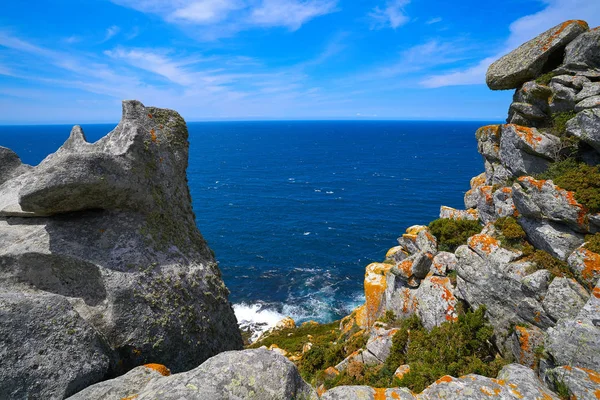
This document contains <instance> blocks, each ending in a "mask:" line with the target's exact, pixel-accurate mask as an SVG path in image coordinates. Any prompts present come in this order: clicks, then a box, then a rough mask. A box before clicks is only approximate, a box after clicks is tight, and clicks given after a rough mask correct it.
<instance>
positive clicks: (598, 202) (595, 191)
mask: <svg viewBox="0 0 600 400" xmlns="http://www.w3.org/2000/svg"><path fill="white" fill-rule="evenodd" d="M537 178H538V179H552V181H553V182H554V184H555V185H558V186H560V187H561V188H563V189H565V190H568V191H572V192H574V194H575V200H577V201H578V202H579V203H581V204H582V205H584V206H585V207H587V208H588V209H589V211H590V212H592V213H597V212H600V166H589V165H587V164H585V163H583V162H578V161H577V160H575V159H573V158H568V159H566V160H564V161H560V162H556V163H553V164H552V165H550V168H548V170H547V171H546V172H544V173H542V174H540V175H538V176H537Z"/></svg>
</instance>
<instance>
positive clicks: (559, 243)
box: [519, 218, 583, 260]
mask: <svg viewBox="0 0 600 400" xmlns="http://www.w3.org/2000/svg"><path fill="white" fill-rule="evenodd" d="M519 224H520V225H521V227H522V228H523V230H524V231H525V233H526V234H527V238H528V239H529V241H530V242H531V244H533V245H534V246H535V247H536V248H538V249H541V250H544V251H546V252H548V253H550V254H551V255H553V256H554V257H557V258H560V259H561V260H566V259H567V258H568V257H569V255H571V253H572V252H573V251H574V250H575V249H576V248H577V247H579V246H581V245H582V244H583V235H582V234H580V233H576V232H574V231H572V230H570V229H569V228H567V227H566V226H564V225H561V224H558V223H555V222H551V221H544V220H539V219H531V218H520V219H519Z"/></svg>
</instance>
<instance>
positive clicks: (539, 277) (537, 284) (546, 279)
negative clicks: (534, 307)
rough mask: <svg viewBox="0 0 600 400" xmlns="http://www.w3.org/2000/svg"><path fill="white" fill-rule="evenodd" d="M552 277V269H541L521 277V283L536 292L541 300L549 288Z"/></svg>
mask: <svg viewBox="0 0 600 400" xmlns="http://www.w3.org/2000/svg"><path fill="white" fill-rule="evenodd" d="M551 278H552V273H550V271H548V270H547V269H540V270H538V271H535V272H533V273H531V274H529V275H527V276H526V277H524V278H523V279H521V283H522V284H523V285H524V286H525V287H527V289H529V290H530V291H531V292H533V293H535V295H536V298H537V299H538V300H541V299H542V298H543V297H544V295H545V294H546V291H547V290H548V285H549V284H550V280H551Z"/></svg>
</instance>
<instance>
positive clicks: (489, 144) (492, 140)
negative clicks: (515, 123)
mask: <svg viewBox="0 0 600 400" xmlns="http://www.w3.org/2000/svg"><path fill="white" fill-rule="evenodd" d="M501 127H502V125H486V126H482V127H481V128H479V129H478V130H477V132H475V138H477V150H478V151H479V154H481V155H482V156H484V157H485V158H486V159H487V160H491V161H500V129H501ZM486 175H487V173H486ZM477 186H481V184H479V185H477ZM473 188H474V187H473V185H471V189H473Z"/></svg>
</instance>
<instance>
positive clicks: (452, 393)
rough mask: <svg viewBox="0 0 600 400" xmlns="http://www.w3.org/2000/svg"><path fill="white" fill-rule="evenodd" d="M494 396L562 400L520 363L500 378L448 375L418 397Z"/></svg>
mask: <svg viewBox="0 0 600 400" xmlns="http://www.w3.org/2000/svg"><path fill="white" fill-rule="evenodd" d="M490 397H495V398H499V399H515V400H516V399H547V400H558V397H557V396H556V395H555V394H554V393H552V392H551V391H550V390H548V389H547V388H546V387H545V386H544V385H543V384H542V382H541V381H540V380H539V379H538V378H537V376H535V373H534V372H533V371H532V370H531V369H529V368H527V367H524V366H522V365H519V364H509V365H507V366H505V367H504V368H502V370H501V371H500V374H499V375H498V379H493V378H486V377H484V376H481V375H475V374H469V375H466V376H463V377H461V378H453V377H451V376H444V377H442V378H440V379H438V380H437V381H436V382H435V383H434V384H433V385H431V386H429V387H428V388H427V389H425V390H424V391H423V392H422V393H421V394H420V395H419V396H418V398H419V400H434V399H435V400H437V399H472V400H483V399H488V398H490Z"/></svg>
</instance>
